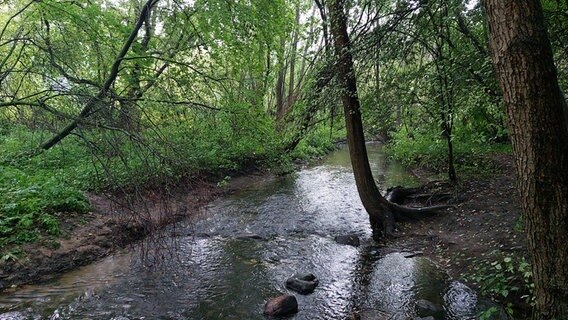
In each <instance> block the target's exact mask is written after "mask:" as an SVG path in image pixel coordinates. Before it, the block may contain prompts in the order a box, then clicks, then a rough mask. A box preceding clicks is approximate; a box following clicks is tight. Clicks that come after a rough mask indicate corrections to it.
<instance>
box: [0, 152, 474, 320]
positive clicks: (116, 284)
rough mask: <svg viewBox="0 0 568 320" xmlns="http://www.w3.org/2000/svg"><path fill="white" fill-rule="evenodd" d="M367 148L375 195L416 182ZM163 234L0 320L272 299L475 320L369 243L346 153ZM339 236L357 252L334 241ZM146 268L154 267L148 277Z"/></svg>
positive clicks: (308, 315)
mask: <svg viewBox="0 0 568 320" xmlns="http://www.w3.org/2000/svg"><path fill="white" fill-rule="evenodd" d="M368 148H369V159H370V163H371V166H372V170H373V173H374V176H375V179H376V180H377V183H378V184H379V185H380V186H381V188H383V189H384V188H385V187H386V186H393V185H399V184H401V185H406V186H408V185H412V184H415V183H416V182H415V181H414V180H413V178H412V177H411V176H410V175H408V174H407V173H406V172H405V170H404V168H402V167H401V166H400V165H397V164H396V163H392V162H389V161H387V160H386V159H385V156H384V154H383V153H382V151H381V146H380V145H376V144H370V145H369V146H368ZM165 234H167V235H168V236H167V237H165V238H161V239H160V241H159V242H160V243H159V244H156V245H157V246H158V249H156V250H152V251H151V253H147V254H146V257H145V259H142V258H141V257H143V256H144V255H142V254H139V253H137V252H144V250H143V249H141V248H138V249H136V248H134V249H132V250H131V252H129V253H123V254H117V255H114V256H110V257H108V258H105V259H103V260H101V261H99V262H97V263H94V264H92V265H89V266H85V267H82V268H79V269H77V270H74V271H71V272H68V273H65V274H63V275H62V276H61V277H59V278H58V279H56V280H54V281H52V282H50V283H46V284H40V285H30V286H22V287H20V288H18V289H16V290H14V291H12V292H4V293H0V320H8V319H9V320H12V319H18V320H19V319H114V320H126V319H265V317H264V316H263V314H262V312H263V305H264V303H265V301H266V300H267V299H269V298H270V297H273V296H277V295H279V294H282V293H292V294H295V295H296V297H297V299H298V305H299V312H298V313H297V314H296V315H295V316H292V317H291V319H346V318H350V317H351V316H352V315H353V314H354V313H357V314H359V316H360V317H361V319H414V318H415V317H418V316H423V317H426V316H432V317H433V319H475V315H476V314H477V312H478V311H479V310H480V306H478V305H479V304H481V303H480V302H478V300H481V299H478V297H477V295H476V293H475V292H474V291H472V290H471V289H469V288H468V287H467V286H466V285H464V284H463V283H460V282H458V281H455V280H452V279H450V278H449V277H448V275H447V274H446V272H445V271H444V270H443V269H440V268H438V267H437V266H436V265H435V264H434V263H433V262H431V261H430V260H428V259H426V258H424V257H420V256H419V254H416V253H414V252H409V251H405V249H404V248H394V249H393V248H384V247H380V246H378V245H376V244H374V242H373V241H372V240H371V231H370V228H369V224H368V217H367V214H366V212H365V211H364V209H363V207H362V204H361V202H360V200H359V198H358V194H357V190H356V187H355V182H354V179H353V174H352V171H351V167H350V162H349V154H348V152H347V150H346V148H345V147H344V148H341V149H340V150H338V151H335V152H333V153H332V154H330V155H329V156H327V157H326V159H324V160H323V161H322V162H321V163H319V164H317V165H314V166H310V167H308V168H305V169H302V170H300V171H298V172H296V173H294V174H291V175H288V176H284V177H259V179H258V180H256V181H255V182H254V183H251V184H250V185H248V186H247V187H246V188H244V189H242V190H239V191H237V192H235V193H233V194H231V195H227V196H224V197H222V198H219V199H217V200H215V201H213V202H212V203H210V204H209V205H208V207H207V210H206V213H205V214H203V215H201V217H200V218H199V219H193V220H191V221H189V220H188V221H185V222H182V223H179V224H176V225H175V226H172V227H171V228H170V229H168V230H166V231H165ZM251 234H254V235H255V236H254V237H251ZM347 234H356V235H358V236H359V238H360V239H361V245H360V246H359V247H354V246H350V245H341V244H338V243H336V242H335V241H334V237H335V236H338V235H347ZM160 248H161V249H160ZM149 255H150V256H149ZM154 258H159V259H158V260H160V261H162V263H161V264H160V265H159V266H153V267H152V266H148V265H149V264H151V261H153V260H154ZM297 272H311V273H313V274H315V275H316V276H317V277H318V278H319V286H318V287H317V288H316V289H315V291H314V292H313V293H312V294H309V295H300V294H297V293H294V292H291V291H289V290H288V289H286V287H285V281H286V279H287V278H288V277H290V276H292V275H293V274H295V273H297ZM417 304H418V305H424V304H426V308H424V307H422V308H421V309H420V308H417ZM429 305H434V306H435V307H436V308H435V309H434V310H430V311H428V310H426V311H428V312H430V313H429V314H425V312H426V311H424V310H423V309H428V306H429ZM419 309H420V310H419ZM426 319H432V318H426Z"/></svg>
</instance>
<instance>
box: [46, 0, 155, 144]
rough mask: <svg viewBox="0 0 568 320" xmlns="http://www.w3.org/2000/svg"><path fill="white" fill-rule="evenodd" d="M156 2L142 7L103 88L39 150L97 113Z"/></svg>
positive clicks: (56, 141)
mask: <svg viewBox="0 0 568 320" xmlns="http://www.w3.org/2000/svg"><path fill="white" fill-rule="evenodd" d="M157 2H158V0H148V1H147V2H146V3H145V4H144V6H143V7H142V10H140V15H139V16H138V20H137V21H136V25H135V26H134V29H133V30H132V32H131V33H130V35H129V37H128V39H127V40H126V42H125V43H124V45H123V46H122V49H121V50H120V52H119V53H118V56H117V57H116V59H115V60H114V62H113V64H112V67H111V69H110V73H109V75H108V77H107V78H106V80H105V82H104V84H103V86H102V87H101V89H100V90H99V92H98V94H97V95H96V96H94V97H92V98H91V99H89V101H88V102H87V104H86V105H85V106H84V107H83V110H81V112H80V113H79V115H78V116H77V117H76V118H75V120H73V121H72V122H71V123H69V124H68V125H67V126H66V127H65V128H63V130H61V131H60V132H59V133H58V134H56V135H55V136H53V137H52V138H51V139H49V140H48V141H46V142H44V143H42V144H41V145H40V149H41V150H48V149H50V148H51V147H53V146H55V145H56V144H58V143H59V142H60V141H61V140H63V139H64V138H65V137H67V136H68V135H69V134H71V132H72V131H73V130H75V129H76V128H77V127H78V126H79V124H80V123H81V122H82V121H83V120H84V119H86V118H87V117H89V116H90V115H91V114H93V113H95V112H96V111H97V110H96V109H95V107H96V106H97V105H98V104H99V103H100V101H101V100H102V99H103V98H104V97H106V96H107V94H108V91H109V90H110V87H111V86H112V84H113V83H114V81H115V80H116V78H117V77H118V73H119V67H120V64H121V63H122V60H123V59H124V57H125V56H126V54H127V53H128V51H129V50H130V47H131V46H132V43H133V42H134V40H135V39H136V37H137V36H138V31H139V30H140V28H141V27H142V25H143V24H144V23H145V21H146V19H147V16H148V15H149V14H150V10H151V9H152V7H153V6H154V5H156V3H157Z"/></svg>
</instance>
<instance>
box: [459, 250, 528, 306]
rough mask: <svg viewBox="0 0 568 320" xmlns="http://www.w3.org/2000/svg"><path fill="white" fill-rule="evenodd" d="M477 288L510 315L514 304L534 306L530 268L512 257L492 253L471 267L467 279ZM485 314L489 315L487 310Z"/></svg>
mask: <svg viewBox="0 0 568 320" xmlns="http://www.w3.org/2000/svg"><path fill="white" fill-rule="evenodd" d="M466 278H467V279H468V280H469V281H472V282H473V283H474V284H475V285H477V286H478V287H479V290H480V293H481V294H482V295H484V296H487V297H489V298H491V299H492V300H493V301H495V302H497V303H499V304H501V305H503V306H505V310H506V311H507V312H508V313H509V314H510V315H513V310H514V307H515V306H514V303H517V304H518V303H519V302H520V301H522V302H523V303H525V304H527V305H530V306H534V303H535V296H534V282H533V276H532V270H531V266H530V264H529V263H528V261H526V259H525V258H524V257H521V256H519V255H517V254H514V253H508V254H505V253H502V252H498V251H496V252H492V254H491V258H489V259H487V260H485V261H482V262H481V263H480V264H478V265H477V266H475V267H474V270H473V272H472V273H471V274H470V275H468V276H467V277H466ZM485 313H489V314H490V310H486V311H485Z"/></svg>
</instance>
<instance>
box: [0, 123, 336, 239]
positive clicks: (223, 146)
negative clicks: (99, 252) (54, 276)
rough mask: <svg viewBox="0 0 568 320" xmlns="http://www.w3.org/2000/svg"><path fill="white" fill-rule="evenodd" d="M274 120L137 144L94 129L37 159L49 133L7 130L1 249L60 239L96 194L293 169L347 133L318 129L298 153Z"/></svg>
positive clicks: (0, 162)
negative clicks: (287, 148)
mask: <svg viewBox="0 0 568 320" xmlns="http://www.w3.org/2000/svg"><path fill="white" fill-rule="evenodd" d="M272 125H273V124H272V123H270V122H268V123H267V125H266V126H264V127H262V126H259V125H258V124H256V126H255V127H253V126H251V127H249V130H248V131H247V130H245V129H243V128H240V130H239V134H235V133H234V132H231V129H229V128H228V127H224V128H223V126H222V123H221V124H220V125H218V126H217V127H216V129H217V130H211V129H209V130H207V128H199V129H197V130H196V129H195V128H188V127H184V126H177V127H175V128H172V127H170V128H168V129H169V130H170V131H169V132H168V134H167V136H168V138H167V139H158V138H156V137H155V136H152V135H148V136H146V137H144V136H138V137H137V140H136V141H133V140H129V139H127V138H126V137H123V136H116V135H112V136H109V135H108V134H105V132H96V131H92V132H90V133H86V135H85V136H83V137H82V138H79V137H70V138H68V139H66V140H65V141H63V142H62V143H60V144H58V145H57V146H56V147H54V148H52V149H50V150H47V151H44V152H42V153H41V154H39V155H36V156H30V154H31V151H33V150H35V148H37V146H38V145H39V144H40V143H41V142H42V141H43V140H44V139H45V138H46V137H50V135H51V133H50V132H48V131H45V130H31V129H29V128H26V127H25V126H17V127H13V128H10V129H9V130H8V128H6V127H4V128H3V130H2V131H1V135H0V149H1V150H2V151H3V152H2V154H1V155H0V176H1V179H0V203H1V206H0V218H1V219H0V247H1V248H3V249H4V248H9V247H10V246H11V245H18V244H22V243H26V242H32V241H36V240H38V239H40V238H41V237H46V236H47V237H56V236H59V235H60V221H61V218H63V217H64V216H65V215H67V214H70V213H73V214H82V213H85V212H87V211H88V210H89V209H90V208H89V203H88V201H87V199H86V197H85V193H86V192H89V191H90V192H98V191H103V190H106V191H111V192H112V190H120V189H122V190H124V189H126V190H127V189H132V188H133V187H142V188H154V187H165V186H166V185H170V186H175V185H176V184H178V183H186V182H187V180H191V179H192V178H200V179H211V180H213V182H214V181H215V179H221V177H226V176H228V175H229V176H230V175H233V174H239V173H240V172H243V171H247V170H250V169H251V168H252V169H268V170H271V171H274V172H277V173H278V172H288V171H291V170H293V166H292V161H291V160H292V159H303V160H308V159H310V158H312V157H318V156H322V155H324V154H325V153H327V152H329V151H330V150H332V149H333V148H334V146H335V144H334V143H333V140H332V139H337V136H338V135H339V136H340V135H341V133H337V132H335V133H334V134H333V135H330V130H329V127H328V126H317V127H316V128H315V129H314V130H312V131H310V132H309V133H308V134H307V136H306V138H305V139H303V140H302V141H301V142H300V143H299V145H298V146H297V147H296V148H295V150H294V152H293V153H292V154H286V153H284V152H283V151H282V150H281V148H280V145H282V142H280V143H279V142H278V139H277V137H276V131H275V130H271V129H270V127H269V126H272ZM192 129H193V132H191V135H190V132H188V131H189V130H192ZM200 133H201V134H200ZM188 137H191V139H190V138H188ZM86 138H88V139H86ZM85 139H86V140H85Z"/></svg>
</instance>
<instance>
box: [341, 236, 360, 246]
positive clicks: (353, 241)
mask: <svg viewBox="0 0 568 320" xmlns="http://www.w3.org/2000/svg"><path fill="white" fill-rule="evenodd" d="M335 242H337V243H339V244H346V245H350V246H354V247H358V246H359V244H360V242H359V237H358V236H357V235H356V234H347V235H342V236H337V237H335Z"/></svg>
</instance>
